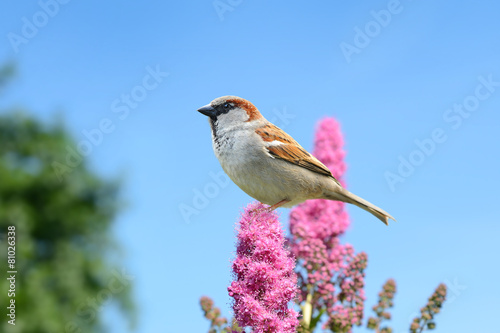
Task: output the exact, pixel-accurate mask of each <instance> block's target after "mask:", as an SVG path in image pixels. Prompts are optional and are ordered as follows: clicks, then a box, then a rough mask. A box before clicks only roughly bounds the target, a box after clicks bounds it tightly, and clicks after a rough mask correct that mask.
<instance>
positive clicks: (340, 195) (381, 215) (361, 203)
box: [326, 188, 396, 225]
mask: <svg viewBox="0 0 500 333" xmlns="http://www.w3.org/2000/svg"><path fill="white" fill-rule="evenodd" d="M326 199H330V200H338V201H343V202H347V203H350V204H353V205H356V206H358V207H359V208H362V209H364V210H366V211H367V212H369V213H372V214H373V215H375V217H377V218H378V219H379V220H380V221H382V222H384V224H386V225H388V224H389V219H391V220H394V221H396V219H394V217H392V216H391V215H390V214H389V213H387V212H386V211H385V210H383V209H382V208H379V207H377V206H375V205H374V204H372V203H370V202H368V201H366V200H365V199H363V198H360V197H358V196H357V195H355V194H353V193H351V192H349V191H348V190H346V189H345V188H337V189H336V191H335V192H333V193H332V192H330V193H326Z"/></svg>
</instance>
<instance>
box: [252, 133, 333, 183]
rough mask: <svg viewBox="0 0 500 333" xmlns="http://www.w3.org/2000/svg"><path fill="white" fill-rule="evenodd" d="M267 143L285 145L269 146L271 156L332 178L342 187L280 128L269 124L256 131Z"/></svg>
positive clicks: (326, 169)
mask: <svg viewBox="0 0 500 333" xmlns="http://www.w3.org/2000/svg"><path fill="white" fill-rule="evenodd" d="M255 132H256V133H257V134H259V135H260V136H261V137H262V139H263V140H264V141H266V142H269V143H270V142H273V141H278V142H282V143H283V144H279V145H269V144H268V145H267V146H266V149H267V150H268V152H269V154H271V156H273V157H275V158H280V159H282V160H285V161H287V162H290V163H292V164H295V165H298V166H301V167H303V168H305V169H308V170H311V171H313V172H316V173H319V174H321V175H324V176H328V177H331V178H333V179H334V180H335V182H337V184H339V185H340V183H339V182H338V181H337V179H335V177H333V175H332V173H331V171H330V170H329V169H328V168H327V167H326V166H325V165H324V164H323V163H321V162H320V161H318V159H317V158H315V157H314V156H312V155H311V154H309V153H308V152H307V151H306V150H305V149H304V148H302V147H301V145H299V143H298V142H297V141H295V140H294V139H292V137H290V136H289V135H288V134H286V133H285V132H283V131H282V130H281V129H280V128H278V127H276V126H274V125H272V124H268V125H266V126H264V127H262V128H259V129H257V130H256V131H255Z"/></svg>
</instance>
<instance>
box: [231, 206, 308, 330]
mask: <svg viewBox="0 0 500 333" xmlns="http://www.w3.org/2000/svg"><path fill="white" fill-rule="evenodd" d="M265 208H266V206H264V205H262V204H261V203H252V204H250V205H248V206H247V207H246V209H245V211H244V213H243V214H242V217H241V219H240V221H239V230H238V237H237V248H236V259H235V260H234V262H233V265H232V266H233V273H234V278H235V279H234V281H233V282H232V283H231V286H229V287H228V292H229V295H230V296H231V297H233V299H234V302H233V310H234V316H235V318H236V320H237V321H238V324H239V326H240V327H245V326H251V327H252V328H253V332H255V333H264V332H265V333H288V332H290V333H291V332H295V331H296V327H297V326H298V324H299V321H298V319H297V316H298V313H297V312H296V311H295V310H293V309H289V308H288V303H289V302H290V301H291V300H292V299H293V298H294V297H295V296H296V293H297V277H296V274H295V272H294V266H295V262H294V260H293V259H292V257H291V255H290V253H289V252H288V251H287V250H285V248H284V242H285V238H284V235H283V230H282V229H281V226H280V223H279V220H278V215H277V213H275V212H268V211H267V210H266V209H265Z"/></svg>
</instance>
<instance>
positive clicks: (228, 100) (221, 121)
mask: <svg viewBox="0 0 500 333" xmlns="http://www.w3.org/2000/svg"><path fill="white" fill-rule="evenodd" d="M198 111H199V112H200V113H202V114H204V115H205V116H207V117H209V118H210V120H211V122H212V123H217V126H219V127H222V128H229V127H232V126H235V125H238V124H241V123H244V122H250V121H253V120H257V119H260V118H262V115H261V114H260V112H259V110H258V109H257V108H256V107H255V106H254V105H253V104H252V103H250V102H249V101H247V100H246V99H243V98H241V97H237V96H222V97H219V98H216V99H214V100H213V101H212V102H210V104H208V105H205V106H203V107H201V108H199V109H198Z"/></svg>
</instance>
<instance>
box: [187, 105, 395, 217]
mask: <svg viewBox="0 0 500 333" xmlns="http://www.w3.org/2000/svg"><path fill="white" fill-rule="evenodd" d="M197 111H198V112H200V113H201V114H203V115H205V116H207V117H208V121H209V123H210V128H211V131H212V147H213V150H214V153H215V156H216V157H217V159H218V160H219V162H220V164H221V166H222V169H223V170H224V172H225V173H226V174H227V175H228V176H229V178H230V179H231V180H232V181H233V182H234V183H235V184H236V185H237V186H238V187H239V188H240V189H241V190H243V191H244V192H245V193H247V194H248V195H249V196H251V197H252V198H254V199H256V200H258V201H260V202H261V203H263V204H266V205H269V207H268V209H269V211H272V210H274V209H276V208H278V207H285V208H289V207H293V206H295V205H297V204H300V203H302V202H304V201H306V200H309V199H328V200H336V201H342V202H346V203H349V204H353V205H356V206H358V207H360V208H362V209H364V210H366V211H368V212H369V213H371V214H373V215H374V216H375V217H377V218H378V219H380V220H381V221H382V222H383V223H384V224H386V225H388V222H389V219H391V220H394V221H396V220H395V219H394V218H393V217H392V216H391V215H390V214H389V213H387V212H386V211H385V210H383V209H381V208H379V207H377V206H375V205H373V204H372V203H370V202H368V201H366V200H364V199H362V198H360V197H359V196H357V195H355V194H353V193H351V192H349V191H348V190H346V189H345V188H344V187H343V186H342V185H341V184H340V182H339V181H338V180H337V179H335V177H334V176H333V175H332V173H331V171H330V170H329V169H328V168H327V167H326V166H325V165H324V164H323V163H321V162H320V161H319V160H318V159H317V158H316V157H314V156H313V155H311V154H310V153H309V152H307V150H305V149H304V148H302V146H301V145H300V144H299V143H298V142H297V141H295V140H294V139H293V138H292V137H291V136H290V135H288V134H287V133H285V132H284V131H283V130H281V129H280V128H279V127H277V126H275V125H273V124H272V123H271V122H269V121H268V120H267V119H266V118H264V116H263V115H262V114H261V113H260V111H259V110H258V109H257V108H256V107H255V106H254V105H253V104H252V103H251V102H250V101H248V100H246V99H243V98H241V97H237V96H222V97H218V98H216V99H214V100H213V101H211V102H210V104H208V105H205V106H203V107H201V108H199V109H198V110H197Z"/></svg>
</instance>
